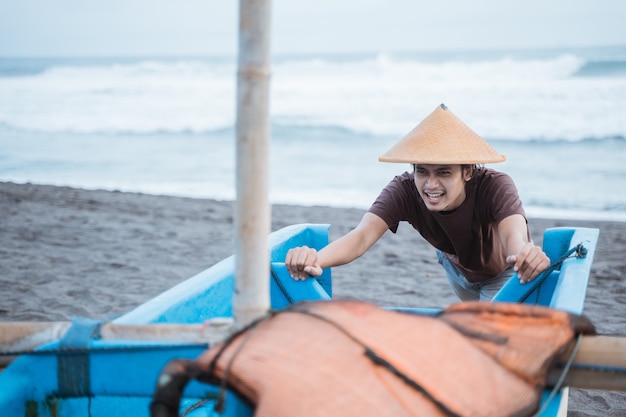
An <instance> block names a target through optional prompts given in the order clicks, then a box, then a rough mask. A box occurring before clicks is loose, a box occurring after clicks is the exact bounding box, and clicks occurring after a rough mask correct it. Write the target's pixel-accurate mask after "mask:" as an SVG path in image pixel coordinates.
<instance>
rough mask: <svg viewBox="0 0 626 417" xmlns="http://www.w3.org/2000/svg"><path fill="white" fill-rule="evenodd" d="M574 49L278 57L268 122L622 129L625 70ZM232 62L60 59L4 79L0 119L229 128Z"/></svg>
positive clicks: (554, 135)
mask: <svg viewBox="0 0 626 417" xmlns="http://www.w3.org/2000/svg"><path fill="white" fill-rule="evenodd" d="M584 63H585V61H584V60H583V59H581V58H579V57H577V56H575V55H571V54H561V55H555V56H552V57H548V58H541V59H538V58H532V59H528V58H525V59H521V58H514V57H507V56H501V57H497V58H490V59H475V60H473V59H468V60H460V59H439V60H433V59H431V60H428V59H420V58H418V57H412V56H406V57H401V56H400V57H395V56H394V57H392V56H390V55H385V54H380V55H378V56H373V57H366V58H362V59H282V60H277V61H276V62H275V63H274V64H273V67H272V80H271V83H272V84H271V88H272V96H271V114H272V118H273V120H274V122H275V123H278V124H291V125H310V126H336V127H341V128H345V129H348V130H351V131H354V132H362V133H368V134H375V135H390V136H394V137H396V136H398V135H403V134H405V133H406V132H407V131H408V130H410V129H411V128H412V127H413V126H414V125H415V124H416V123H417V122H419V121H420V120H421V119H422V118H423V117H424V116H426V115H427V114H428V113H430V112H431V111H432V110H433V109H434V108H435V107H436V106H437V105H438V104H440V103H442V102H444V103H446V104H448V105H449V106H450V107H451V109H452V110H453V111H454V112H455V113H456V114H458V115H459V116H460V117H461V118H462V119H464V120H465V121H466V122H468V124H470V125H471V126H472V127H473V128H474V129H475V130H477V131H478V132H480V133H481V134H483V135H484V136H486V137H488V138H496V139H514V140H528V139H566V140H580V139H583V138H588V137H618V136H622V137H626V121H624V118H623V114H624V111H625V110H626V79H624V78H620V77H611V78H597V77H595V78H594V77H575V76H574V75H575V74H576V73H577V72H578V71H579V69H580V68H581V67H582V66H583V65H584ZM235 71H236V69H235V63H234V62H230V61H223V60H222V61H211V60H208V59H207V60H179V61H171V60H170V61H167V60H147V61H138V62H134V63H122V64H120V63H115V62H112V63H110V64H103V63H100V64H98V65H57V66H54V67H52V68H49V69H48V70H46V71H44V72H41V73H38V74H34V75H33V74H31V75H28V76H22V77H5V78H0V124H1V125H4V126H6V127H11V128H14V129H19V130H26V131H40V132H77V133H116V132H123V133H139V134H143V133H154V132H194V133H197V132H206V131H212V130H216V129H222V128H227V127H232V125H233V123H234V119H235V103H234V97H235V85H236V80H235Z"/></svg>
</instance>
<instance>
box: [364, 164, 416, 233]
mask: <svg viewBox="0 0 626 417" xmlns="http://www.w3.org/2000/svg"><path fill="white" fill-rule="evenodd" d="M407 181H408V182H407ZM412 181H413V180H412V178H410V174H407V173H405V174H403V175H398V176H396V177H395V178H394V179H392V180H391V181H390V182H389V183H388V184H387V185H386V186H385V188H383V190H382V191H381V192H380V194H379V195H378V197H377V198H376V200H375V201H374V203H373V204H372V205H371V207H370V208H369V210H368V211H369V212H370V213H373V214H375V215H377V216H378V217H380V218H381V219H383V220H384V221H385V223H387V226H388V227H389V230H391V231H392V232H393V233H396V232H397V231H398V225H399V224H400V222H401V221H405V220H407V219H408V211H409V210H410V209H411V203H410V197H411V196H410V192H411V186H412V184H413V182H412ZM413 188H415V187H414V186H413Z"/></svg>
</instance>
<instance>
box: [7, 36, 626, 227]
mask: <svg viewBox="0 0 626 417" xmlns="http://www.w3.org/2000/svg"><path fill="white" fill-rule="evenodd" d="M271 72H272V78H271V102H270V113H271V133H272V138H271V150H270V154H271V155H270V200H271V201H272V202H273V203H285V204H300V205H330V206H338V207H357V208H363V209H366V208H367V207H369V205H370V204H371V202H372V201H373V200H374V199H375V198H376V196H377V195H378V192H379V191H380V189H381V188H382V187H384V186H385V184H386V183H387V182H388V181H389V180H390V179H391V178H392V177H393V176H394V175H396V174H399V173H401V172H403V171H405V170H407V169H410V167H409V166H408V164H407V165H406V166H404V165H402V164H400V165H398V164H386V163H381V162H378V160H377V158H378V156H379V155H381V154H383V153H384V152H385V151H386V150H387V149H388V148H389V147H391V146H392V145H393V144H394V143H395V142H397V141H398V140H399V139H400V138H401V137H402V136H404V135H405V134H406V133H408V132H409V131H410V130H411V129H412V128H413V127H414V126H415V125H417V124H418V123H419V122H420V121H421V120H422V119H423V118H424V117H426V116H427V115H428V114H430V113H431V112H432V111H433V110H434V109H435V108H436V107H437V106H438V105H439V104H441V103H445V104H446V105H447V106H448V107H449V108H450V110H452V111H453V112H454V113H455V114H456V115H457V116H459V117H460V118H461V119H462V120H464V121H465V122H466V123H467V124H468V125H469V126H471V127H472V128H473V129H474V130H475V131H476V132H478V133H479V134H481V135H482V136H483V137H484V138H485V139H487V140H488V141H489V142H490V143H491V144H492V145H493V147H494V148H495V149H496V150H497V151H499V152H500V153H503V154H505V155H506V156H507V161H506V162H504V163H501V164H494V165H488V166H490V167H493V168H495V169H499V170H502V171H504V172H507V173H509V174H510V175H511V176H512V177H513V179H514V180H515V182H516V183H517V186H518V188H519V191H520V195H521V197H522V200H523V201H524V205H525V208H526V211H527V213H528V215H529V216H531V217H557V218H576V219H596V220H618V221H626V161H625V159H626V158H625V157H626V46H622V47H606V48H586V49H575V48H568V49H550V50H527V51H475V52H450V51H448V52H421V53H418V52H403V53H398V52H396V53H372V54H358V55H328V56H323V55H316V56H277V57H274V58H273V59H272V68H271ZM235 86H236V59H235V58H234V57H176V58H172V57H169V58H158V57H125V58H0V181H13V182H18V183H25V182H32V183H40V184H53V185H67V186H72V187H81V188H87V189H106V190H120V191H136V192H144V193H150V194H167V195H177V196H188V197H203V198H205V197H206V198H214V199H222V200H232V199H234V198H235V177H234V175H235V174H234V171H235V168H234V166H235V133H234V123H235V104H236V103H235ZM331 220H332V219H329V222H330V221H331Z"/></svg>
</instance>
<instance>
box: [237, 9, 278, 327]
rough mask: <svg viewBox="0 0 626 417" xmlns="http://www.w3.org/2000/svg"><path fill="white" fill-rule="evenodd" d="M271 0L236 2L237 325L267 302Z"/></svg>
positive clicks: (266, 306) (255, 314)
mask: <svg viewBox="0 0 626 417" xmlns="http://www.w3.org/2000/svg"><path fill="white" fill-rule="evenodd" d="M269 46H270V1H269V0H240V1H239V57H238V70H237V124H236V134H237V147H236V148H237V152H236V153H237V160H236V166H237V169H236V176H237V177H236V178H237V179H236V190H237V203H236V209H235V229H236V233H235V294H234V297H233V316H234V319H235V328H236V329H239V328H242V327H244V326H246V325H247V324H249V323H250V322H252V321H254V320H255V319H257V318H258V317H260V316H262V315H264V314H265V313H266V312H267V311H268V310H269V307H270V301H269V248H268V242H267V239H268V236H269V233H270V222H271V214H270V204H269V197H268V194H269V137H270V128H269V78H270V59H269Z"/></svg>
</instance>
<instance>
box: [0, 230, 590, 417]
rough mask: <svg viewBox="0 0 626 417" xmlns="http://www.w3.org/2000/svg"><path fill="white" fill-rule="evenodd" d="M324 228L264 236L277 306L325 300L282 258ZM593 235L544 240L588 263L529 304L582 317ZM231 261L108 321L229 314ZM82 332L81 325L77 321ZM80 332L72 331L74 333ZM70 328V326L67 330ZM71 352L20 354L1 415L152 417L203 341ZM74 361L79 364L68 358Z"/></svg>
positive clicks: (513, 286)
mask: <svg viewBox="0 0 626 417" xmlns="http://www.w3.org/2000/svg"><path fill="white" fill-rule="evenodd" d="M328 227H329V226H328V225H315V224H302V225H294V226H289V227H287V228H284V229H281V230H279V231H277V232H274V233H272V234H271V235H270V237H269V245H270V264H271V274H270V275H271V276H270V298H271V306H272V308H273V309H276V310H278V309H282V308H284V307H286V306H287V305H289V304H290V303H294V302H299V301H304V300H319V299H330V298H331V297H332V279H331V271H330V269H328V270H325V271H324V273H323V274H322V276H320V277H318V278H316V279H308V280H305V281H294V280H293V279H291V277H289V274H288V273H287V270H286V267H285V265H284V263H282V261H283V260H284V259H285V256H286V254H287V251H288V250H289V249H290V248H291V247H295V246H302V245H307V246H310V247H314V248H317V249H321V248H322V247H324V246H326V245H327V244H328ZM598 234H599V232H598V230H597V229H588V228H554V229H548V230H546V232H545V234H544V244H543V245H544V250H545V251H546V253H547V254H548V256H549V257H550V259H551V260H552V261H553V262H555V261H557V260H559V258H560V257H561V256H562V254H563V253H566V252H567V251H568V250H570V249H571V248H572V247H575V246H576V245H578V244H579V243H580V244H582V245H583V246H584V247H585V248H586V256H585V257H584V258H575V257H572V258H568V259H566V260H564V261H563V262H562V264H560V266H559V268H558V269H557V270H555V271H553V272H551V273H550V274H549V276H548V277H547V278H546V279H545V280H544V281H543V283H542V284H541V286H539V287H538V288H536V289H534V290H533V291H532V292H531V293H530V295H529V296H528V297H527V298H526V300H525V302H527V303H533V304H541V305H545V306H550V307H552V308H557V309H563V310H567V311H569V312H572V313H577V314H579V313H582V308H583V305H584V299H585V293H586V289H587V285H588V280H589V273H590V269H591V264H592V261H593V256H594V253H595V248H596V244H597V239H598ZM234 286H235V281H234V259H233V257H230V258H227V259H225V260H223V261H222V262H219V263H218V264H216V265H215V266H213V267H211V268H209V269H207V270H206V271H204V272H202V273H200V274H198V275H196V276H194V277H192V278H190V279H188V280H186V281H184V282H182V283H181V284H179V285H177V286H175V287H173V288H171V289H170V290H168V291H166V292H164V293H162V294H160V295H159V296H157V297H155V298H154V299H152V300H150V301H148V302H146V303H145V304H142V305H140V306H139V307H137V308H136V309H134V310H132V311H130V312H129V313H127V314H125V315H123V316H121V317H119V318H117V319H116V320H114V321H113V322H114V323H117V324H146V323H195V324H197V323H202V322H204V321H205V320H207V319H211V318H216V317H231V316H232V306H231V302H232V294H233V291H234ZM529 286H530V284H520V283H519V281H518V280H517V279H516V277H513V278H512V279H511V280H510V281H509V282H508V283H507V284H506V285H505V286H504V287H503V288H502V290H501V291H500V292H499V293H498V295H497V296H496V297H495V298H494V301H495V302H518V301H519V297H520V295H521V294H524V293H526V292H528V288H530V287H529ZM397 310H400V311H405V312H410V313H415V314H431V315H432V314H436V313H437V312H438V311H439V310H437V309H419V308H415V309H407V308H399V309H397ZM83 325H84V323H83ZM78 327H79V325H77V328H78ZM72 329H74V327H73V328H72ZM74 335H79V336H80V337H78V338H77V340H75V341H73V342H72V343H71V344H69V345H68V343H67V342H68V341H67V340H60V341H57V342H54V343H50V344H47V345H45V346H42V347H40V348H39V349H38V350H37V351H36V352H35V354H25V355H22V356H20V357H19V358H18V359H17V360H15V361H14V362H13V363H12V364H11V365H10V366H9V367H7V368H6V369H5V370H4V371H3V372H2V373H0V416H3V417H14V416H15V417H82V416H85V417H87V416H89V417H98V416H102V417H105V416H106V417H116V416H130V415H132V416H139V417H140V416H148V415H149V404H150V401H151V400H152V396H153V394H154V390H155V387H156V382H157V378H158V376H159V374H160V372H161V370H162V369H163V367H164V366H165V365H166V364H167V363H168V362H169V361H171V360H173V359H179V358H189V359H193V358H196V357H197V356H199V355H200V353H202V352H203V351H204V350H205V349H206V348H207V345H206V344H194V345H189V344H183V343H180V344H176V343H171V342H168V343H155V342H140V341H137V342H133V341H110V340H98V339H93V338H87V339H84V335H81V334H80V332H79V331H78V330H76V331H75V332H74ZM72 358H81V359H80V360H75V361H74V360H73V359H72ZM217 393H218V387H213V386H210V385H205V384H200V383H198V382H191V383H190V384H189V385H188V386H187V387H186V389H185V394H184V397H185V398H184V401H183V403H182V406H181V412H182V411H183V410H186V409H187V408H188V407H190V406H192V405H194V404H196V403H198V402H199V401H201V400H203V399H205V400H206V402H205V403H204V404H203V405H202V406H201V407H198V408H195V409H194V410H193V411H190V412H189V413H188V414H187V415H188V416H196V417H198V416H214V415H218V413H217V412H215V411H214V409H213V406H214V400H213V399H215V398H216V397H217ZM548 394H549V393H547V392H546V394H545V395H544V400H543V401H544V403H546V401H548V400H550V401H549V402H548V403H546V408H545V410H544V411H543V413H542V414H541V415H542V416H544V417H550V416H556V415H557V413H558V411H559V409H560V408H562V407H564V406H566V405H563V403H564V402H566V399H567V395H563V393H562V392H561V393H557V394H556V395H555V396H553V397H552V398H551V399H550V398H548ZM225 405H226V408H225V409H224V411H223V412H222V413H221V414H219V415H223V416H251V415H252V409H251V408H250V407H249V406H248V405H246V404H245V403H243V402H242V401H240V400H239V399H237V398H236V397H234V396H233V395H232V394H230V393H229V394H228V397H227V400H226V402H225Z"/></svg>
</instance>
